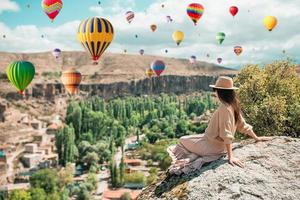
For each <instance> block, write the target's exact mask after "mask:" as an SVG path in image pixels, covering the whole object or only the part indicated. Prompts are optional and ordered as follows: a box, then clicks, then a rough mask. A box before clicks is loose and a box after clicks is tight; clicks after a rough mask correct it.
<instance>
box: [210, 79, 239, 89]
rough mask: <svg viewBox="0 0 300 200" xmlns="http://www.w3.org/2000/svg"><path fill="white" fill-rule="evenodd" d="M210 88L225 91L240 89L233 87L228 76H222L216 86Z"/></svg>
mask: <svg viewBox="0 0 300 200" xmlns="http://www.w3.org/2000/svg"><path fill="white" fill-rule="evenodd" d="M209 87H212V88H216V89H224V90H237V89H239V88H237V87H234V86H233V80H232V78H230V77H228V76H220V77H219V78H218V80H217V82H216V84H215V85H209Z"/></svg>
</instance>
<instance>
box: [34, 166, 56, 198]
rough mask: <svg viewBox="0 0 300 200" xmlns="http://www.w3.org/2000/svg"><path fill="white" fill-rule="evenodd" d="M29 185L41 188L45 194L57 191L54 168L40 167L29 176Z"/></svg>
mask: <svg viewBox="0 0 300 200" xmlns="http://www.w3.org/2000/svg"><path fill="white" fill-rule="evenodd" d="M29 182H30V185H31V187H33V188H41V189H43V190H44V191H45V192H46V194H47V195H49V194H51V193H55V192H56V191H58V189H59V188H58V186H59V179H58V175H57V172H56V171H55V170H54V169H42V170H39V171H37V172H36V173H34V174H33V175H32V177H31V178H30V181H29Z"/></svg>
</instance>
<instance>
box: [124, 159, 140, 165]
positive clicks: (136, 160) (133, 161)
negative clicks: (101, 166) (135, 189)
mask: <svg viewBox="0 0 300 200" xmlns="http://www.w3.org/2000/svg"><path fill="white" fill-rule="evenodd" d="M141 162H142V160H141V159H127V158H125V159H124V163H126V164H133V163H141Z"/></svg>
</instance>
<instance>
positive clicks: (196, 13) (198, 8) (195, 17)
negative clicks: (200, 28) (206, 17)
mask: <svg viewBox="0 0 300 200" xmlns="http://www.w3.org/2000/svg"><path fill="white" fill-rule="evenodd" d="M203 13H204V7H203V6H202V5H201V4H198V3H192V4H190V5H189V6H188V7H187V14H188V16H189V17H190V18H191V20H192V21H193V22H194V24H195V25H197V22H198V21H199V19H200V18H201V17H202V15H203Z"/></svg>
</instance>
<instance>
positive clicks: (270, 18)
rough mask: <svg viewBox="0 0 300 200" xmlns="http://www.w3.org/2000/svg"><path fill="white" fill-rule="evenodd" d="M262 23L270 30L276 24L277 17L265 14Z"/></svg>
mask: <svg viewBox="0 0 300 200" xmlns="http://www.w3.org/2000/svg"><path fill="white" fill-rule="evenodd" d="M264 25H265V27H266V29H268V30H269V31H272V30H273V29H274V28H275V26H276V25H277V19H276V17H274V16H267V17H265V18H264Z"/></svg>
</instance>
